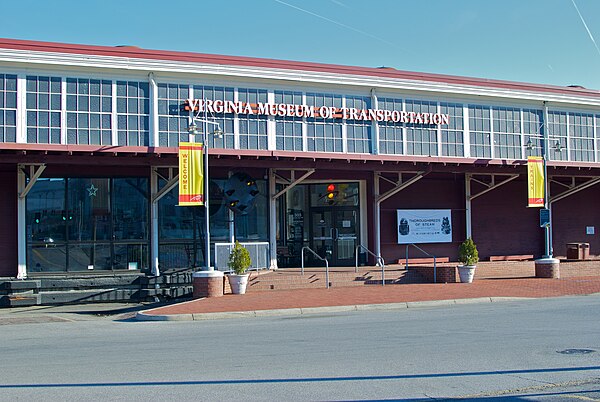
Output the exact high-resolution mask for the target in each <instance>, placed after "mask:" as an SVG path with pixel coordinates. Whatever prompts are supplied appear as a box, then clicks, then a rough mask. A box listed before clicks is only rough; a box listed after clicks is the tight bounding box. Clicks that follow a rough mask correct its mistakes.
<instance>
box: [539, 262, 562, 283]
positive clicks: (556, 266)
mask: <svg viewBox="0 0 600 402" xmlns="http://www.w3.org/2000/svg"><path fill="white" fill-rule="evenodd" d="M535 277H536V278H553V279H558V278H560V260H558V259H557V258H540V259H539V260H535Z"/></svg>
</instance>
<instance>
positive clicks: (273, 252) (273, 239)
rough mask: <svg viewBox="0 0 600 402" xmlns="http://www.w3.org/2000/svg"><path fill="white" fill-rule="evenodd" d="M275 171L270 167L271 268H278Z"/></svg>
mask: <svg viewBox="0 0 600 402" xmlns="http://www.w3.org/2000/svg"><path fill="white" fill-rule="evenodd" d="M276 190H277V187H276V183H275V172H274V171H273V169H269V250H270V252H271V265H270V269H277V268H278V267H277V200H276V199H275V197H274V195H275V194H276V193H277V191H276Z"/></svg>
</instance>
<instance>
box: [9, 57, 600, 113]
mask: <svg viewBox="0 0 600 402" xmlns="http://www.w3.org/2000/svg"><path fill="white" fill-rule="evenodd" d="M0 62H9V63H29V64H40V65H42V64H43V65H59V66H65V65H67V66H71V67H83V68H101V69H111V70H129V71H143V72H145V73H148V72H154V73H158V72H163V73H167V74H168V73H171V74H173V73H175V74H195V75H217V76H228V77H236V78H238V79H239V78H250V79H264V80H281V81H293V82H299V83H303V84H307V83H313V84H327V85H337V86H348V87H357V86H358V87H366V88H368V89H369V90H370V89H371V88H381V89H386V90H399V91H420V92H430V93H442V94H450V95H459V96H461V95H462V96H465V95H467V96H485V97H492V98H505V99H517V100H527V101H539V102H542V101H546V102H557V103H564V104H573V105H587V106H600V98H592V97H586V96H577V95H567V94H558V93H552V92H533V91H519V90H513V89H505V88H494V87H479V86H473V85H457V84H449V83H443V82H431V81H419V80H406V79H395V78H384V77H372V76H363V75H353V74H337V73H323V72H314V71H306V70H287V69H276V68H266V67H260V68H259V67H251V66H250V67H247V66H233V65H217V64H203V63H189V62H178V61H170V60H152V59H137V58H128V57H112V56H96V55H81V54H70V53H53V52H32V51H26V50H12V49H0Z"/></svg>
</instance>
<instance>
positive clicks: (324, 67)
mask: <svg viewBox="0 0 600 402" xmlns="http://www.w3.org/2000/svg"><path fill="white" fill-rule="evenodd" d="M0 48H4V49H14V50H25V51H31V52H50V53H68V54H80V55H93V56H111V57H123V58H133V59H147V60H148V59H149V60H158V61H160V60H164V61H180V62H188V63H202V64H214V65H227V66H245V67H259V68H260V67H262V68H273V69H283V70H294V71H311V72H316V73H319V72H321V73H335V74H348V75H356V76H366V77H380V78H387V79H402V80H414V81H423V82H434V83H442V84H444V83H446V84H452V85H468V86H475V87H482V88H498V89H507V90H515V91H530V92H545V93H556V94H563V95H573V96H586V97H592V98H600V91H598V90H591V89H585V88H581V87H560V86H554V85H541V84H528V83H521V82H512V81H501V80H488V79H481V78H469V77H458V76H451V75H442V74H429V73H419V72H410V71H401V70H396V69H394V68H388V67H386V68H373V67H354V66H341V65H335V64H322V63H309V62H299V61H287V60H274V59H261V58H254V57H238V56H222V55H213V54H205V53H191V52H175V51H164V50H150V49H141V48H138V47H135V46H121V47H109V46H91V45H76V44H65V43H55V42H39V41H29V40H19V39H2V38H0Z"/></svg>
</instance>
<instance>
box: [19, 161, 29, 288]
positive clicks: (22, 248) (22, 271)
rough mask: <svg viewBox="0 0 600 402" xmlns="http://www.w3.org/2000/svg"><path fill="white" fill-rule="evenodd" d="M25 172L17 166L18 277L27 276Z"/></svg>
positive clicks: (23, 277)
mask: <svg viewBox="0 0 600 402" xmlns="http://www.w3.org/2000/svg"><path fill="white" fill-rule="evenodd" d="M26 181H27V180H26V177H25V172H23V169H21V167H20V166H19V167H18V168H17V228H18V229H17V249H18V252H17V264H18V265H17V279H25V278H27V233H26V224H27V222H26V221H25V213H26V209H27V201H26V197H21V194H23V193H24V191H25V187H26Z"/></svg>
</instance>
